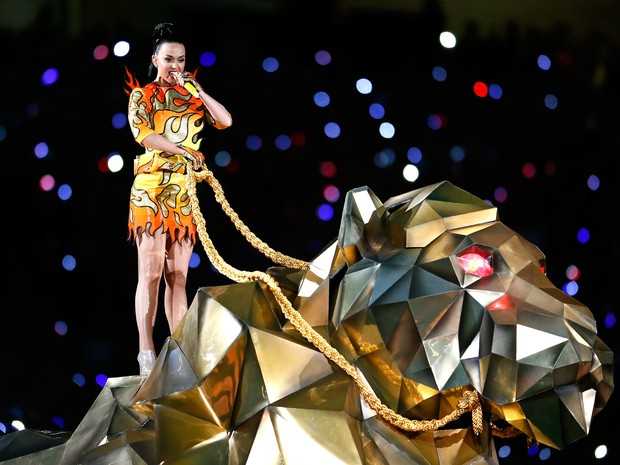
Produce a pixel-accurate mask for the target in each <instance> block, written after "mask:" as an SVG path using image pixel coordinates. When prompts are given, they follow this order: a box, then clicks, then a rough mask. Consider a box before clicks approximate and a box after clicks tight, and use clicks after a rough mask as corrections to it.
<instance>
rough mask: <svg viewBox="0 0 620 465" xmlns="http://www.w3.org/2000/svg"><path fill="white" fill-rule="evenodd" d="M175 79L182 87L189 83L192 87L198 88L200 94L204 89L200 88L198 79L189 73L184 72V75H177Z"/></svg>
mask: <svg viewBox="0 0 620 465" xmlns="http://www.w3.org/2000/svg"><path fill="white" fill-rule="evenodd" d="M175 77H176V80H177V82H178V83H179V85H180V86H181V87H184V85H185V83H186V82H189V83H190V84H191V85H193V86H194V87H195V88H196V90H197V91H198V92H200V91H201V90H202V87H201V86H200V84H198V81H196V78H195V77H194V75H193V74H191V73H188V72H187V71H184V72H182V73H177V74H176V76H175Z"/></svg>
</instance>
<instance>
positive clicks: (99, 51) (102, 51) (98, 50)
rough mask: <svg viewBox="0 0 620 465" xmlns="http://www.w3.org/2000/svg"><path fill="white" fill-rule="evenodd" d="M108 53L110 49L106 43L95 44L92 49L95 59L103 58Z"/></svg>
mask: <svg viewBox="0 0 620 465" xmlns="http://www.w3.org/2000/svg"><path fill="white" fill-rule="evenodd" d="M109 54H110V50H109V49H108V46H107V45H97V46H96V47H95V49H94V50H93V57H94V58H95V60H105V59H106V58H107V57H108V55H109Z"/></svg>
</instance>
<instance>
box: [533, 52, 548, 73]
mask: <svg viewBox="0 0 620 465" xmlns="http://www.w3.org/2000/svg"><path fill="white" fill-rule="evenodd" d="M536 63H537V64H538V67H539V68H540V69H542V70H544V71H547V70H549V69H550V68H551V60H550V59H549V57H548V56H547V55H538V59H537V60H536Z"/></svg>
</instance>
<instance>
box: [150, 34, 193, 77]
mask: <svg viewBox="0 0 620 465" xmlns="http://www.w3.org/2000/svg"><path fill="white" fill-rule="evenodd" d="M166 43H175V44H183V45H185V40H184V39H183V37H182V35H181V33H180V32H179V31H178V30H177V28H175V26H174V24H172V23H159V24H158V25H157V26H155V29H154V30H153V55H157V53H158V52H159V49H160V48H161V46H162V45H163V44H166ZM156 75H157V70H156V69H155V65H153V63H152V62H151V63H150V65H149V77H150V78H151V79H152V78H154V77H155V76H156Z"/></svg>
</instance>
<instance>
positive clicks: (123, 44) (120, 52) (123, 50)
mask: <svg viewBox="0 0 620 465" xmlns="http://www.w3.org/2000/svg"><path fill="white" fill-rule="evenodd" d="M129 48H130V47H129V42H127V41H125V40H120V41H118V42H116V44H114V55H116V56H117V57H124V56H125V55H127V54H128V53H129Z"/></svg>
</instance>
